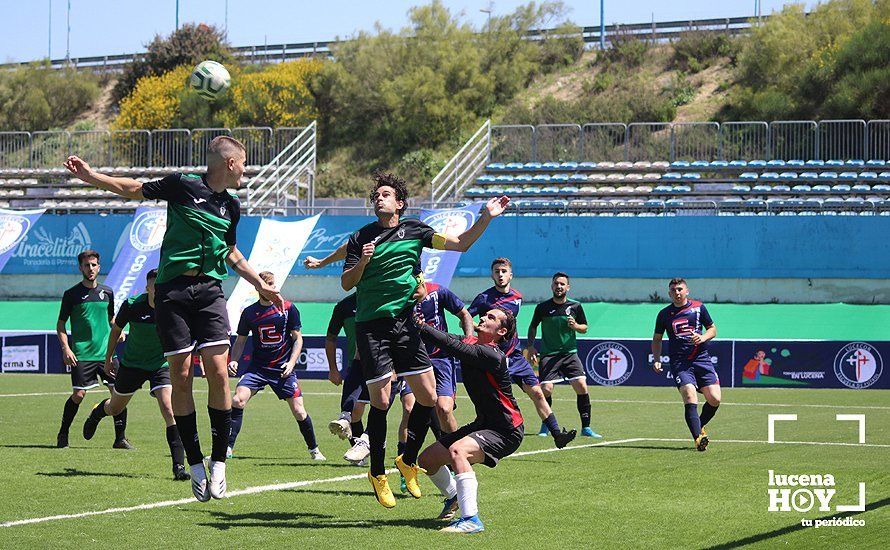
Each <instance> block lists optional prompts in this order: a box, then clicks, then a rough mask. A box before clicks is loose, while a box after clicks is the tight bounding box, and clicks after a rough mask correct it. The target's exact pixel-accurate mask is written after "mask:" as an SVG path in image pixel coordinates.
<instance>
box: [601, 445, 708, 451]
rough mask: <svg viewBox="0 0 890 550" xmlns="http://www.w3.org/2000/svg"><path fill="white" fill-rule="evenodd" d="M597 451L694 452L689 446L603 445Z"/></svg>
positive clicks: (693, 448)
mask: <svg viewBox="0 0 890 550" xmlns="http://www.w3.org/2000/svg"><path fill="white" fill-rule="evenodd" d="M597 449H646V450H651V451H686V452H689V451H695V447H692V446H690V445H686V446H680V447H662V446H659V445H603V446H602V447H597Z"/></svg>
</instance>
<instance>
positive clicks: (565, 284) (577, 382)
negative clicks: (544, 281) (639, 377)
mask: <svg viewBox="0 0 890 550" xmlns="http://www.w3.org/2000/svg"><path fill="white" fill-rule="evenodd" d="M569 288H570V287H569V276H568V275H566V274H565V273H562V272H558V273H555V274H554V275H553V278H552V279H551V283H550V289H551V291H552V292H553V298H551V299H549V300H547V301H546V302H542V303H540V304H538V305H537V306H536V307H535V313H534V315H533V316H532V321H531V323H530V324H529V326H528V342H527V343H528V348H527V353H528V356H529V357H532V358H534V359H538V352H537V350H536V349H535V337H536V336H537V332H538V325H541V355H540V359H538V362H539V366H538V373H539V374H540V376H541V389H542V390H544V395H546V396H547V397H550V396H551V395H553V383H554V382H558V381H568V382H569V384H571V385H572V389H573V390H575V394H576V401H577V406H578V414H579V415H580V416H581V435H583V436H586V437H597V438H598V437H602V436H601V435H600V434H598V433H596V432H594V431H593V430H592V429H591V428H590V395H588V394H587V375H586V374H585V373H584V368H583V367H582V366H581V359H579V358H578V344H577V340H576V339H575V334H578V333H580V334H585V333H587V318H586V317H585V316H584V308H582V307H581V304H580V303H578V302H576V301H574V300H569V299H568V298H567V294H568V292H569Z"/></svg>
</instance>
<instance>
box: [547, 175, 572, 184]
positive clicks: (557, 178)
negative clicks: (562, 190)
mask: <svg viewBox="0 0 890 550" xmlns="http://www.w3.org/2000/svg"><path fill="white" fill-rule="evenodd" d="M568 182H569V175H568V174H553V175H552V176H550V183H560V184H562V183H568Z"/></svg>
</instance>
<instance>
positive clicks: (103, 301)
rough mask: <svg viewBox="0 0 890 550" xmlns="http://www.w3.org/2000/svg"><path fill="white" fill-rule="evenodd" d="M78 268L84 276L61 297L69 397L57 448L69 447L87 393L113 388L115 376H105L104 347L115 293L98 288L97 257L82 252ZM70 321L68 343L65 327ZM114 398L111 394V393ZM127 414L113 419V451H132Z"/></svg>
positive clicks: (58, 327) (60, 325) (58, 330)
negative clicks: (68, 371) (73, 428)
mask: <svg viewBox="0 0 890 550" xmlns="http://www.w3.org/2000/svg"><path fill="white" fill-rule="evenodd" d="M77 266H78V268H79V269H80V274H81V275H82V276H83V277H82V279H81V281H80V282H79V283H77V284H76V285H74V286H73V287H71V288H69V289H68V290H66V291H65V293H64V294H63V295H62V306H61V308H60V310H59V321H58V322H57V323H56V335H57V336H58V337H59V344H60V345H61V346H62V360H63V361H64V362H65V365H67V366H68V368H69V369H71V387H72V392H71V396H70V397H68V400H67V401H65V408H64V409H63V411H62V425H61V426H60V427H59V433H58V434H57V435H56V447H58V448H60V449H62V448H65V447H67V446H68V431H69V429H70V428H71V423H72V422H74V417H75V416H77V409H79V408H80V403H81V401H83V397H84V395H86V391H87V390H88V389H91V388H95V387H96V386H98V385H99V379H101V380H102V381H103V382H104V383H105V385H106V386H108V389H109V391H111V389H112V388H113V387H114V375H113V374H111V373H108V372H105V369H104V366H105V365H104V359H105V346H106V344H107V343H108V335H109V334H110V333H111V325H110V321H111V319H112V318H113V317H114V291H113V290H112V289H111V287H109V286H106V285H100V284H99V281H98V280H97V278H98V277H99V253H98V252H96V251H95V250H84V251H83V252H81V253H80V254H78V255H77ZM68 320H70V321H71V340H70V341H69V340H68V332H67V331H66V330H65V323H66V322H67V321H68ZM112 395H114V392H112ZM126 429H127V410H126V409H124V410H123V411H121V412H120V413H119V414H118V415H117V416H115V417H114V445H113V447H114V448H115V449H131V448H132V445H130V442H129V441H127V438H126V433H125V432H126Z"/></svg>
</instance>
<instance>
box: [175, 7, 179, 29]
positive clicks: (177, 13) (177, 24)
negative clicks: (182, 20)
mask: <svg viewBox="0 0 890 550" xmlns="http://www.w3.org/2000/svg"><path fill="white" fill-rule="evenodd" d="M176 30H179V0H176Z"/></svg>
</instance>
